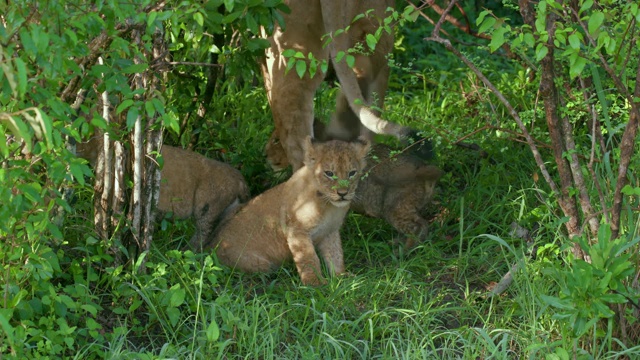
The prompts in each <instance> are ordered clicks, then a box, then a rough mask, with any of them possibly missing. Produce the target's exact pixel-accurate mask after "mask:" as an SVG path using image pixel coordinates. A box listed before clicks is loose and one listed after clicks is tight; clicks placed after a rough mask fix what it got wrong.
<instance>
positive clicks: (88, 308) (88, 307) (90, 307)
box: [80, 304, 98, 316]
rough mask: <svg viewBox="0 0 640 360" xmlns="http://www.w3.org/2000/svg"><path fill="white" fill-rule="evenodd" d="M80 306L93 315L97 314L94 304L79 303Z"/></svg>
mask: <svg viewBox="0 0 640 360" xmlns="http://www.w3.org/2000/svg"><path fill="white" fill-rule="evenodd" d="M80 308H81V309H83V310H84V311H86V312H88V313H89V314H91V315H93V316H96V315H97V314H98V309H97V308H96V307H95V306H94V305H90V304H82V305H80Z"/></svg>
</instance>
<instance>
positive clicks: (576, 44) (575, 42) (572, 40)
mask: <svg viewBox="0 0 640 360" xmlns="http://www.w3.org/2000/svg"><path fill="white" fill-rule="evenodd" d="M569 46H571V48H572V49H576V50H579V49H580V37H578V35H577V34H576V33H573V34H571V35H569Z"/></svg>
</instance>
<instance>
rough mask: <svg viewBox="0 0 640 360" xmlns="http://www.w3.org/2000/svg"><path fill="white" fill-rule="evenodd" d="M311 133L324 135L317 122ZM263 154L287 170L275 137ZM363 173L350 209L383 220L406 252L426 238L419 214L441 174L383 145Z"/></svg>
mask: <svg viewBox="0 0 640 360" xmlns="http://www.w3.org/2000/svg"><path fill="white" fill-rule="evenodd" d="M314 129H315V130H316V131H317V133H318V134H319V135H323V134H324V127H323V126H322V123H320V122H319V121H316V122H315V124H314ZM265 150H266V152H267V154H268V155H269V157H268V158H269V161H271V166H272V167H273V168H274V169H276V170H280V169H284V168H285V167H286V166H287V161H286V156H285V154H284V149H283V148H282V145H281V144H280V142H279V141H278V139H277V138H276V137H275V133H274V134H272V136H271V138H270V139H269V142H268V144H267V146H266V148H265ZM364 173H365V174H366V175H365V177H364V178H362V179H360V183H359V185H358V188H357V189H356V196H355V198H354V199H353V201H352V202H351V209H352V210H353V211H355V212H357V213H360V214H364V215H368V216H372V217H376V218H382V219H384V220H386V221H387V222H388V223H389V224H391V225H392V226H393V227H394V228H395V229H396V230H398V232H400V233H401V234H403V235H404V241H403V245H404V246H405V248H407V249H411V248H413V247H414V246H416V245H418V244H419V243H421V242H422V241H423V240H424V239H425V237H426V236H427V234H428V223H427V221H426V220H425V219H424V218H423V217H422V215H421V214H420V212H421V210H423V209H424V208H425V207H426V206H427V205H428V204H429V203H430V202H431V198H432V196H433V190H434V188H435V186H436V183H437V182H438V179H439V178H440V177H441V176H442V171H441V170H440V169H438V168H437V167H435V166H432V165H426V164H424V163H423V162H422V160H421V159H420V158H418V157H416V156H414V155H412V154H407V153H400V154H395V155H393V154H392V153H391V149H390V148H389V147H387V146H386V145H382V144H375V145H373V148H372V151H371V152H370V154H369V155H368V156H367V168H366V169H365V171H364Z"/></svg>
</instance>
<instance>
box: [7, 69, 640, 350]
mask: <svg viewBox="0 0 640 360" xmlns="http://www.w3.org/2000/svg"><path fill="white" fill-rule="evenodd" d="M434 71H435V70H434ZM516 75H517V76H516V77H519V78H520V79H522V81H521V82H517V81H516V82H513V83H510V84H506V83H505V82H507V77H506V76H504V75H496V76H497V77H498V81H499V80H500V78H501V79H502V81H503V83H501V85H502V86H511V89H512V92H513V93H524V92H526V91H527V90H530V89H528V86H530V84H527V83H526V81H525V79H526V76H520V75H522V74H516ZM447 76H451V75H450V74H447ZM455 80H456V81H455V82H451V83H450V84H451V85H450V86H451V87H448V88H447V87H445V86H444V85H438V86H433V84H431V83H424V84H420V83H419V82H413V83H411V82H406V83H407V84H409V85H405V86H403V85H399V87H396V88H394V89H393V91H391V92H390V94H389V96H388V98H387V104H386V112H385V115H386V116H387V117H388V118H389V119H391V120H392V121H397V122H404V123H409V124H412V126H415V127H418V128H419V129H420V130H422V131H423V133H424V135H425V136H427V137H429V138H431V139H432V141H433V142H434V144H435V147H436V149H437V152H438V156H437V157H436V159H435V160H434V163H435V164H437V165H438V166H440V167H441V168H442V169H444V170H445V171H446V174H445V175H444V176H443V178H442V179H441V180H440V184H439V188H438V192H437V195H436V197H435V199H434V203H433V205H432V206H431V207H430V208H429V209H427V215H428V217H429V219H430V221H431V232H430V234H429V236H428V240H427V241H426V242H425V243H424V244H422V245H420V246H418V247H417V248H416V249H414V250H412V251H410V252H406V251H404V250H403V249H401V248H399V247H397V246H396V245H394V241H393V240H394V238H395V237H396V236H398V234H397V233H395V230H393V228H392V227H390V226H389V225H387V224H385V223H384V221H382V220H379V219H371V218H368V217H365V216H362V215H358V214H350V215H349V216H348V218H347V221H346V222H345V225H344V226H343V229H342V236H343V246H344V253H345V264H346V268H347V271H348V272H349V274H348V275H344V276H341V277H338V278H333V279H331V280H330V282H329V283H328V284H327V285H326V286H322V287H318V288H313V287H306V286H302V285H301V284H300V281H299V278H298V276H297V273H296V271H295V268H294V267H293V266H292V265H289V266H286V267H284V268H282V269H281V270H279V271H278V272H276V273H274V274H263V275H246V274H238V273H231V272H230V271H229V269H226V268H223V267H221V266H218V265H217V263H216V259H215V256H213V255H211V254H194V253H192V252H190V251H182V250H180V249H182V248H183V247H184V245H185V244H186V242H187V239H189V238H190V236H191V232H192V231H193V227H192V225H191V224H189V223H188V222H186V221H172V220H171V219H163V220H161V221H160V222H159V224H158V234H157V235H156V237H155V238H156V243H155V244H154V245H153V247H152V251H151V252H150V253H148V254H143V255H142V256H144V257H146V258H145V260H146V262H143V261H142V258H138V259H134V260H135V261H133V262H132V263H131V264H129V265H126V266H120V267H114V266H113V258H112V256H111V255H110V254H109V253H108V251H107V249H108V248H109V244H102V243H100V242H98V241H97V240H96V239H94V238H93V237H92V236H91V235H87V234H88V233H91V226H90V220H89V219H90V218H91V216H90V208H91V202H90V197H91V192H90V191H89V190H87V188H84V190H81V191H79V192H76V197H77V199H76V200H75V203H74V209H75V212H74V213H71V215H70V216H69V217H68V218H67V226H66V227H65V234H64V235H65V236H64V238H65V239H68V240H66V241H62V242H60V243H56V244H49V245H43V244H33V246H32V247H31V248H30V249H26V248H25V249H23V250H22V251H30V252H31V253H32V254H33V255H32V256H31V257H30V258H29V259H30V260H29V261H28V262H27V264H25V265H24V266H25V267H24V269H22V270H21V271H23V272H22V273H20V274H14V275H12V276H14V277H16V278H20V279H23V281H24V282H25V283H28V285H29V287H28V289H27V290H25V291H23V292H20V293H19V294H12V293H11V289H10V288H8V287H7V286H5V289H4V301H5V304H6V303H7V302H11V304H10V305H13V307H14V310H13V311H15V312H17V313H19V316H18V319H19V321H18V324H17V326H15V327H14V329H15V330H11V331H7V330H6V329H10V328H11V326H10V325H9V323H8V320H7V319H8V317H9V316H8V315H12V314H8V313H6V311H5V312H3V313H0V326H2V327H3V329H5V331H6V335H5V336H4V337H0V339H2V342H0V349H1V351H2V353H3V354H5V356H7V357H18V358H23V357H26V358H30V357H33V358H35V357H50V358H58V357H69V358H87V359H89V358H122V359H156V358H181V359H182V358H184V359H211V358H224V359H232V358H233V359H235V358H238V359H239V358H259V359H307V358H321V359H338V358H340V359H375V358H379V359H489V358H491V359H517V358H531V359H538V358H545V359H569V358H570V355H569V354H574V356H573V357H571V358H599V359H609V358H611V359H614V358H630V359H631V358H637V357H639V356H640V347H639V346H637V345H636V344H633V343H624V342H622V341H621V340H620V339H621V338H622V334H620V332H619V330H618V329H615V328H614V327H613V325H612V319H611V316H609V315H610V313H609V312H607V310H608V309H610V307H612V306H613V305H611V304H617V303H620V302H621V301H622V300H624V296H622V298H620V297H616V298H612V297H610V295H611V292H610V291H605V292H603V297H602V298H600V300H602V304H603V306H604V307H602V306H600V307H596V308H590V307H589V306H591V305H592V304H593V303H589V301H595V300H593V299H591V298H588V297H586V295H585V294H583V293H578V292H577V291H575V287H576V286H578V287H579V286H595V288H596V289H601V290H602V289H605V290H608V289H613V290H615V291H617V292H618V293H620V294H627V293H626V292H625V291H624V287H625V286H626V285H625V283H624V282H620V279H621V278H622V277H623V275H625V274H626V273H625V271H627V269H632V268H634V267H635V268H637V267H638V261H639V260H638V257H637V251H636V253H635V254H633V252H631V253H628V252H627V253H625V252H623V251H621V248H622V247H623V246H624V244H619V248H606V246H605V245H604V243H606V241H604V240H608V239H607V238H606V236H607V235H606V234H603V235H602V237H603V239H604V240H603V241H604V242H603V244H602V245H598V244H595V245H589V244H586V243H585V244H584V246H585V248H588V249H591V251H592V252H593V253H594V254H595V253H600V254H602V255H603V257H605V259H604V260H603V261H602V263H601V265H598V264H600V263H598V264H593V267H590V266H588V265H585V264H583V263H580V262H576V261H574V260H571V259H570V257H568V255H567V254H568V248H569V246H570V242H569V241H568V240H567V239H566V235H565V234H564V233H563V230H562V229H563V228H562V223H563V221H566V219H563V218H562V217H561V216H560V213H559V212H558V210H557V204H555V203H554V201H553V197H552V196H551V194H550V193H549V190H548V189H547V188H546V186H544V185H543V184H542V183H541V182H540V180H539V179H538V174H537V168H536V166H535V163H534V162H533V159H532V158H531V155H530V152H529V150H528V149H527V148H526V147H524V146H523V145H521V144H520V143H518V142H516V141H514V138H513V137H512V136H511V135H510V133H508V132H505V131H503V130H505V128H509V126H510V125H509V122H508V120H507V119H506V118H505V115H504V113H503V111H502V110H501V109H500V107H494V106H491V104H490V101H491V100H490V98H489V97H488V95H487V94H486V93H482V91H479V90H478V89H477V88H476V87H475V86H476V85H477V82H476V81H475V80H474V79H473V77H467V76H466V75H464V76H462V75H459V76H457V77H456V78H455ZM456 82H458V83H459V84H460V85H459V84H457V83H456ZM441 84H442V83H441ZM459 86H461V87H462V90H463V91H454V90H453V88H456V89H457V88H459ZM236 91H237V92H236V93H234V94H228V95H226V96H224V97H221V99H220V101H221V104H223V106H221V107H220V108H219V109H218V110H214V112H213V114H211V116H212V117H213V118H215V119H216V122H215V123H216V124H217V125H211V126H205V127H204V128H203V129H200V130H199V131H202V133H203V134H204V135H202V137H201V138H202V139H203V142H201V143H200V144H198V149H197V150H198V151H199V152H201V153H204V154H207V155H208V156H209V157H213V158H217V159H220V160H223V161H226V162H228V163H231V164H232V165H234V166H235V167H237V168H239V169H240V170H241V171H242V172H243V174H244V175H245V177H246V178H247V179H248V182H249V183H250V184H251V190H252V193H253V194H254V195H255V194H257V193H259V192H261V191H263V190H264V189H266V188H269V187H271V186H273V185H274V184H276V183H278V182H281V181H283V179H284V178H283V177H282V175H279V174H274V173H273V172H271V171H270V170H269V169H268V166H267V165H266V161H265V159H264V155H263V153H262V146H263V145H264V143H265V142H266V139H267V138H268V136H269V134H270V132H271V130H272V124H271V120H270V114H269V111H268V108H267V107H266V105H262V106H259V107H257V108H256V106H255V104H266V103H267V102H266V98H265V96H264V93H263V92H262V91H261V90H260V91H258V90H254V89H249V88H242V89H237V90H236ZM334 92H335V91H334V90H333V89H332V88H330V87H326V88H324V90H323V92H322V93H321V95H320V96H321V97H322V102H321V103H322V104H331V100H329V99H327V97H330V96H331V95H333V94H334ZM520 105H521V109H520V110H521V111H528V110H530V109H529V108H528V107H529V106H530V105H528V104H526V103H523V104H520ZM326 106H327V107H328V108H330V106H331V105H326ZM323 109H325V108H324V107H322V108H321V109H320V111H319V112H321V113H323V112H324V111H325V110H323ZM323 116H324V115H323ZM487 124H489V125H491V126H488V127H487V126H486V125H487ZM483 127H485V129H484V130H483V131H476V130H477V129H479V128H483ZM462 138H464V142H465V143H466V144H473V145H475V147H462V146H460V145H459V143H458V140H459V139H462ZM636 186H637V184H636ZM633 199H635V201H636V203H635V205H634V206H636V207H637V196H636V197H635V198H632V200H633ZM627 219H628V220H627V222H626V223H627V231H628V234H629V235H628V236H629V237H630V238H634V236H635V238H636V239H637V237H638V230H637V227H638V223H637V220H634V219H635V218H634V217H633V210H632V208H631V206H630V210H629V211H628V212H627ZM516 225H517V226H518V227H521V228H525V229H527V230H529V231H530V232H529V234H530V236H529V237H527V238H524V239H523V238H520V237H518V236H516V235H515V234H514V232H513V229H514V226H516ZM636 241H637V240H636ZM632 245H633V246H636V249H637V245H635V244H632ZM598 246H601V247H598ZM629 246H631V245H629ZM603 247H604V248H606V249H604V250H603ZM3 249H4V248H3ZM627 249H628V248H627ZM605 250H606V251H605ZM623 250H625V249H623ZM623 253H624V254H630V255H628V256H626V255H625V256H626V257H624V259H623V260H624V261H623V262H622V263H620V264H618V263H615V261H614V260H615V259H616V258H620V256H621V255H622V254H623ZM36 255H37V256H36ZM7 258H8V257H6V256H5V257H3V259H7ZM2 264H3V266H4V269H5V270H4V271H10V270H9V269H10V268H11V267H12V266H14V265H15V264H13V263H12V262H11V261H6V260H3V263H2ZM27 265H28V266H27ZM623 265H624V266H626V267H625V268H624V269H618V268H614V267H615V266H618V267H619V266H623ZM598 266H600V267H599V268H598ZM510 270H511V271H512V274H513V282H512V284H511V285H510V286H509V287H508V288H507V289H506V291H505V292H503V293H501V294H499V295H496V296H491V295H490V291H491V289H493V287H494V286H495V284H496V283H497V282H500V281H501V279H502V278H503V276H505V274H507V272H509V271H510ZM11 271H13V270H11ZM587 271H590V274H592V279H597V280H598V281H600V282H598V283H592V282H591V278H584V277H580V276H579V275H580V274H583V273H584V272H587ZM607 271H608V272H611V273H612V274H613V275H606V274H607ZM603 274H604V275H603ZM607 276H609V280H610V282H607V283H606V284H605V283H603V282H604V279H606V278H607ZM579 280H580V281H583V282H584V283H578V282H579ZM572 281H573V283H572ZM594 281H595V280H594ZM615 281H618V282H619V283H615V284H614V282H615ZM572 289H574V290H573V291H572ZM9 295H15V296H14V297H11V296H9ZM605 296H606V297H605ZM629 296H630V295H629ZM605 300H608V301H609V302H607V301H605ZM581 301H582V302H581ZM631 301H634V300H633V299H631ZM635 301H636V304H637V298H636V299H635ZM579 306H582V307H584V309H583V308H579ZM633 310H634V309H633V307H630V308H627V310H625V311H626V312H625V313H624V316H627V317H629V319H630V322H629V323H630V324H631V325H634V326H636V328H629V329H627V332H628V333H627V336H629V335H633V331H637V326H638V324H637V319H636V320H635V322H634V321H633V319H632V316H633V314H634V312H633ZM609 311H611V310H609ZM572 317H573V318H572ZM567 319H573V320H574V321H573V322H571V321H568V320H567ZM580 321H582V322H583V326H582V327H580V328H576V327H575V324H576V323H579V322H580ZM14 325H15V324H14ZM634 329H635V330H634ZM635 334H636V336H637V333H635ZM637 338H638V337H636V339H637Z"/></svg>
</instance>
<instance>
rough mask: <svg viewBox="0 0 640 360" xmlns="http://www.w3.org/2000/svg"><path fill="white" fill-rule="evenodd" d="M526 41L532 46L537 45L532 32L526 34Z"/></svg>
mask: <svg viewBox="0 0 640 360" xmlns="http://www.w3.org/2000/svg"><path fill="white" fill-rule="evenodd" d="M524 43H525V44H526V45H527V46H528V47H530V48H532V47H533V46H534V45H535V38H534V37H533V34H532V33H529V32H528V33H525V34H524Z"/></svg>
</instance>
